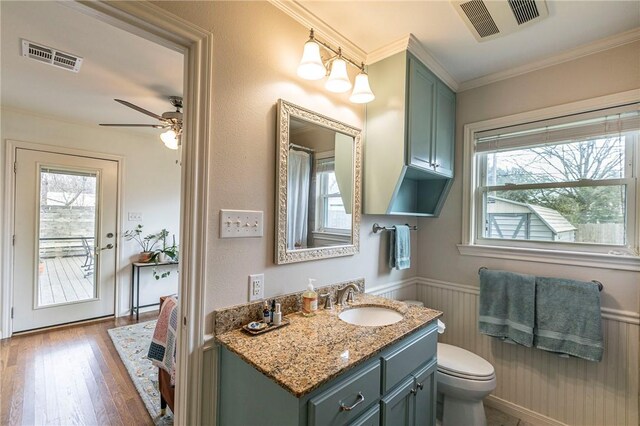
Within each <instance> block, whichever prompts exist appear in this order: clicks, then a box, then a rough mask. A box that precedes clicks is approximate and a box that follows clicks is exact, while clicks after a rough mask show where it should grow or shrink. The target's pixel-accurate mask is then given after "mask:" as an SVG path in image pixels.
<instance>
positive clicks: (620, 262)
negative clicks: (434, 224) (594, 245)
mask: <svg viewBox="0 0 640 426" xmlns="http://www.w3.org/2000/svg"><path fill="white" fill-rule="evenodd" d="M458 251H459V252H460V254H461V255H463V256H479V257H490V258H498V259H511V260H521V261H526V262H542V263H554V264H560V265H573V266H583V267H589V268H606V269H615V270H621V271H634V272H640V257H638V256H623V255H620V256H618V255H612V254H600V253H583V252H575V251H557V250H542V249H532V248H521V247H496V246H487V245H469V244H458Z"/></svg>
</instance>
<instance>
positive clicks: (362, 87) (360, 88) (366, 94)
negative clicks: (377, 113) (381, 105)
mask: <svg viewBox="0 0 640 426" xmlns="http://www.w3.org/2000/svg"><path fill="white" fill-rule="evenodd" d="M375 98H376V96H375V95H374V94H373V92H372V91H371V87H370V86H369V76H368V75H367V74H366V73H365V72H361V73H360V74H358V75H357V76H356V81H355V84H354V85H353V92H351V96H350V97H349V100H350V101H351V102H353V103H355V104H366V103H368V102H371V101H372V100H374V99H375Z"/></svg>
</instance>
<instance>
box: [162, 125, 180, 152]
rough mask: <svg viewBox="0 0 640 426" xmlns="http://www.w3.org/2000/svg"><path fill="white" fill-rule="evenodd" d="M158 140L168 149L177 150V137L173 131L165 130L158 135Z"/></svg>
mask: <svg viewBox="0 0 640 426" xmlns="http://www.w3.org/2000/svg"><path fill="white" fill-rule="evenodd" d="M160 139H161V140H162V143H164V146H166V147H167V148H169V149H178V135H177V133H176V132H175V131H174V130H171V129H170V130H167V131H166V132H164V133H161V134H160Z"/></svg>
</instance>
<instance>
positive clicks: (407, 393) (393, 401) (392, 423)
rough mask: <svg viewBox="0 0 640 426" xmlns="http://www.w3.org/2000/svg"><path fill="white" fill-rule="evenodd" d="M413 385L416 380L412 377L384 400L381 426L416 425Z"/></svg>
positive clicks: (381, 404) (381, 403) (382, 402)
mask: <svg viewBox="0 0 640 426" xmlns="http://www.w3.org/2000/svg"><path fill="white" fill-rule="evenodd" d="M413 384H414V380H413V377H412V376H411V377H409V378H408V379H406V380H405V381H403V382H402V383H401V384H400V385H399V386H398V387H397V388H396V389H395V390H393V391H392V392H390V393H389V394H388V395H387V396H385V397H384V398H382V401H381V402H380V406H381V409H382V422H381V423H380V424H381V426H412V425H413V424H414V410H415V409H414V404H415V398H414V395H413V392H414V391H413Z"/></svg>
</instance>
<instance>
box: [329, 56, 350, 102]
mask: <svg viewBox="0 0 640 426" xmlns="http://www.w3.org/2000/svg"><path fill="white" fill-rule="evenodd" d="M324 87H325V88H326V89H327V90H328V91H330V92H333V93H344V92H346V91H348V90H349V89H351V81H349V75H348V74H347V63H346V62H345V60H344V59H342V58H341V57H338V58H336V59H334V61H333V64H331V74H329V79H328V80H327V82H326V83H325V85H324Z"/></svg>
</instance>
